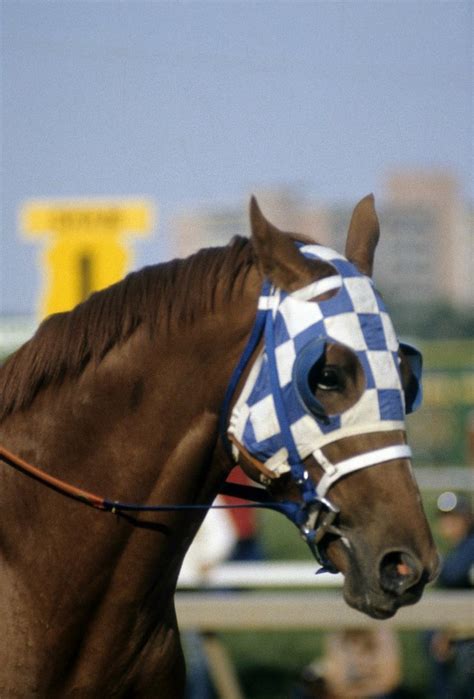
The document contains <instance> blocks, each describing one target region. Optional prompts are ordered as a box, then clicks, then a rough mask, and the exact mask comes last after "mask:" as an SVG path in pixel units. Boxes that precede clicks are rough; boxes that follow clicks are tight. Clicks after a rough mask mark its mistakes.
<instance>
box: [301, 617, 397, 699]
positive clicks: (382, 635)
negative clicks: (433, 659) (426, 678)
mask: <svg viewBox="0 0 474 699" xmlns="http://www.w3.org/2000/svg"><path fill="white" fill-rule="evenodd" d="M400 679H401V662H400V649H399V645H398V639H397V636H396V635H395V634H394V633H393V632H392V631H391V630H390V629H388V628H375V627H374V628H373V629H364V628H361V629H347V630H344V631H337V632H334V633H329V634H327V636H326V638H325V648H324V653H323V657H322V658H321V659H320V660H318V661H316V662H315V663H312V665H310V666H309V667H307V668H305V670H304V671H303V675H302V683H303V688H302V694H301V697H302V699H313V698H315V697H318V698H324V699H367V698H368V697H373V698H374V699H375V697H377V698H380V699H381V698H382V697H387V698H388V697H398V696H399V694H398V692H397V690H398V688H399V685H400Z"/></svg>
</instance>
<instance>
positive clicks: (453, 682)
mask: <svg viewBox="0 0 474 699" xmlns="http://www.w3.org/2000/svg"><path fill="white" fill-rule="evenodd" d="M437 511H438V512H437V514H438V521H437V525H438V530H439V533H440V535H441V537H442V538H443V539H444V541H445V542H446V543H447V544H448V546H449V550H448V553H447V554H446V556H445V557H444V560H443V562H442V566H441V571H440V574H439V577H438V582H437V585H438V586H439V587H442V588H445V589H455V590H456V589H457V590H463V589H464V590H466V589H472V587H473V586H474V512H473V504H472V499H471V498H469V497H467V496H465V495H462V494H458V493H454V492H451V491H449V492H445V493H442V494H441V495H440V496H439V498H438V502H437ZM427 640H428V653H429V658H430V662H431V668H432V696H433V699H471V698H472V697H474V621H473V619H472V618H471V619H466V626H465V627H464V628H461V627H454V626H453V627H452V628H447V629H443V630H441V631H434V632H430V633H429V634H428V638H427Z"/></svg>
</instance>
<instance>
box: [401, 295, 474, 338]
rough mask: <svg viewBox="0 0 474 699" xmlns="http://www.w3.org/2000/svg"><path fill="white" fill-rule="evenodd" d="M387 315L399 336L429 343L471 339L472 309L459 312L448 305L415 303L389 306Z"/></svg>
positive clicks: (472, 335)
mask: <svg viewBox="0 0 474 699" xmlns="http://www.w3.org/2000/svg"><path fill="white" fill-rule="evenodd" d="M389 311H390V315H391V317H392V320H393V323H394V325H395V328H396V330H397V333H398V334H399V335H401V336H412V337H419V338H422V339H426V340H433V339H444V340H452V339H468V338H470V339H472V338H473V337H474V314H473V313H472V309H466V310H463V309H460V308H458V307H454V306H451V305H450V304H448V303H432V304H431V303H430V304H426V303H419V304H409V305H405V304H397V303H394V305H393V307H392V306H391V305H390V308H389Z"/></svg>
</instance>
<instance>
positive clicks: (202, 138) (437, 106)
mask: <svg viewBox="0 0 474 699" xmlns="http://www.w3.org/2000/svg"><path fill="white" fill-rule="evenodd" d="M0 11H1V31H2V44H1V74H0V79H1V97H2V99H1V158H2V160H1V168H2V169H1V182H0V186H1V191H0V196H1V199H0V206H1V223H0V234H1V247H0V358H1V357H5V356H6V355H7V354H8V353H9V352H11V351H13V350H14V349H15V347H17V346H18V345H19V344H21V342H23V341H25V340H26V339H27V338H28V336H29V335H30V334H31V333H32V332H34V328H35V327H36V325H37V323H38V321H39V320H40V319H41V317H43V316H44V315H46V314H47V313H49V312H54V311H57V310H65V309H67V308H69V307H71V306H73V305H75V303H77V302H79V301H80V300H81V299H82V298H84V297H85V296H87V295H88V294H89V293H90V292H91V291H92V290H94V289H97V288H100V287H102V286H106V285H108V284H109V283H112V282H113V281H115V280H116V279H119V278H120V277H121V276H123V275H124V274H125V273H126V272H127V271H129V270H130V269H133V268H138V267H142V266H143V265H146V264H153V263H156V262H161V261H164V260H167V259H170V258H171V257H174V256H185V255H188V254H190V253H192V252H193V251H194V250H196V249H198V248H200V247H203V246H209V245H221V244H225V243H226V242H228V241H229V240H230V239H231V238H232V237H233V236H234V235H236V234H240V235H248V232H249V229H248V214H247V208H248V200H249V196H250V194H251V193H254V194H256V195H257V196H258V198H259V201H260V204H261V207H262V209H263V211H264V213H265V214H266V215H267V217H269V218H270V219H271V220H272V221H273V222H274V223H275V224H276V225H278V226H279V227H281V228H283V229H286V230H292V231H296V232H301V233H306V234H308V235H310V236H312V237H313V238H315V239H316V240H317V241H318V242H321V243H323V244H325V245H329V246H331V247H334V248H336V249H338V250H340V251H342V250H343V244H344V240H345V233H346V230H347V225H348V222H349V218H350V215H351V212H352V208H353V206H354V205H355V204H356V202H357V201H358V200H359V199H360V198H361V197H362V196H364V195H365V194H367V193H368V192H374V194H375V197H376V204H377V209H378V213H379V217H380V221H381V242H380V245H379V249H378V254H377V258H376V272H375V277H376V283H377V285H378V287H379V288H380V290H381V291H382V293H383V294H384V296H385V299H386V302H387V304H388V306H389V309H390V311H391V313H392V316H393V319H394V321H395V325H396V328H397V330H398V332H399V334H400V335H401V336H403V337H404V338H408V339H409V340H410V341H411V342H413V343H415V344H417V345H418V346H419V347H420V348H421V349H422V350H423V352H424V355H425V369H426V371H425V381H424V390H425V403H424V408H423V410H421V411H420V412H419V413H416V414H415V415H414V416H412V417H411V418H410V420H409V432H410V438H411V443H412V446H413V448H414V452H415V457H416V459H415V463H416V465H417V468H418V469H419V473H420V476H421V479H420V482H421V483H422V486H423V494H424V497H425V501H426V506H427V508H428V510H429V512H430V513H431V514H433V512H434V503H435V501H436V497H437V494H438V493H439V492H440V491H441V490H443V489H444V488H446V487H448V486H449V487H450V488H454V489H458V490H464V491H469V489H470V488H472V480H471V479H472V469H470V466H472V464H473V463H474V412H473V410H474V409H473V406H474V313H473V310H474V287H473V276H474V275H473V272H472V270H473V260H474V255H473V252H474V235H473V210H474V177H473V123H474V118H473V117H474V114H473V92H472V84H473V83H472V65H473V63H472V61H473V36H474V26H473V4H472V3H471V2H469V1H467V2H463V1H457V0H451V1H450V2H437V1H431V2H430V1H424V0H423V1H417V0H413V1H411V2H401V1H400V2H391V1H388V2H382V1H380V2H377V1H373V2H366V1H364V0H361V1H359V2H324V1H322V2H317V1H314V2H251V1H248V2H224V1H223V0H221V1H217V2H186V3H184V2H143V1H142V0H133V1H132V0H129V1H124V2H118V1H117V2H106V1H98V2H82V1H79V0H70V1H68V2H66V1H65V0H64V1H60V2H42V1H41V0H39V1H38V0H35V1H34V2H33V1H30V0H21V1H19V0H2V2H1V4H0ZM422 469H423V470H422ZM285 526H286V522H280V521H279V520H278V521H276V520H274V518H272V519H271V521H268V520H267V519H265V517H263V518H262V521H261V527H262V532H263V533H262V537H263V540H264V544H265V547H266V555H267V556H268V557H269V558H285V559H288V558H294V557H296V558H298V557H301V558H303V557H304V556H307V554H306V551H305V550H304V548H303V546H302V548H301V551H295V549H294V545H293V543H292V542H293V536H294V534H293V531H292V530H291V538H289V536H290V535H288V536H287V534H286V529H285V528H284V527H285ZM441 545H442V542H441ZM300 641H301V642H300V643H299V644H298V643H297V642H296V641H295V638H294V637H291V639H290V640H289V639H288V637H286V636H285V635H284V634H283V635H281V637H280V636H279V637H278V638H274V639H273V643H272V644H271V647H272V648H273V649H274V652H273V651H272V652H269V651H268V648H269V644H267V643H264V642H262V645H263V646H264V647H265V648H266V651H265V652H264V653H263V656H264V657H263V656H262V655H260V656H259V658H258V662H259V663H260V665H259V666H258V668H259V669H258V671H259V672H260V673H261V672H263V673H264V675H265V672H266V670H265V668H267V670H268V667H273V670H272V673H270V671H268V672H267V674H268V675H269V674H272V676H273V677H275V672H277V671H276V669H275V667H276V666H278V669H279V671H280V672H282V662H281V661H282V657H286V658H288V662H287V666H286V669H285V668H283V671H284V673H286V674H285V678H286V679H287V680H288V678H290V677H292V673H294V672H295V671H296V669H295V668H296V667H297V666H301V665H302V664H304V663H305V662H307V661H308V660H310V659H311V657H310V656H311V654H314V653H313V651H314V649H313V650H311V651H310V650H309V648H308V645H309V644H308V643H307V641H308V638H307V635H306V636H304V634H303V635H301V637H300ZM313 641H314V634H313V635H312V636H311V643H313ZM229 643H230V645H231V646H232V647H233V648H234V655H235V658H236V659H237V660H236V662H237V663H238V665H239V667H240V671H241V674H242V677H243V678H244V683H245V681H247V692H248V696H250V697H255V698H257V697H260V696H265V694H261V693H258V692H259V691H260V690H259V689H258V688H255V682H254V681H253V680H254V679H255V677H254V675H255V673H256V672H257V670H256V668H255V667H254V666H253V665H252V662H254V663H255V659H256V658H257V656H258V652H257V651H255V652H254V650H255V649H253V646H252V645H251V644H250V645H249V639H248V637H246V636H245V635H244V636H242V637H240V636H239V635H238V634H234V635H233V636H232V638H229ZM290 643H291V648H292V650H293V653H292V654H291V658H290V657H289V654H288V648H289V644H290ZM232 644H233V645H232ZM404 644H405V645H404V649H405V650H404V653H405V658H406V661H407V669H406V672H407V678H408V679H407V682H408V685H409V686H410V687H412V689H413V691H416V692H418V694H417V696H428V694H426V693H425V694H424V692H426V691H427V690H426V683H425V684H424V679H423V667H424V666H423V661H422V659H420V658H421V655H420V653H421V651H420V648H419V646H418V645H417V640H416V639H414V638H413V637H412V636H410V637H408V636H407V638H406V639H405V640H404ZM259 647H260V648H261V646H260V643H259ZM414 649H415V650H414ZM417 649H418V650H417ZM267 656H268V657H267ZM265 658H266V662H267V664H266V665H265V664H264V665H263V666H262V667H260V666H261V665H262V663H264V659H265ZM414 658H416V661H414V660H413V659H414ZM239 663H240V664H239ZM272 663H273V665H272ZM420 668H421V670H420ZM425 669H426V668H425ZM265 676H266V675H265ZM277 677H278V673H277ZM245 678H247V680H245ZM269 681H270V680H269ZM288 681H289V680H288ZM257 685H259V686H260V687H265V686H266V685H265V682H263V684H262V676H261V675H260V680H259V681H258V682H257ZM250 686H253V687H254V690H253V693H252V692H251V691H250V690H249V689H248V687H250ZM282 686H284V683H283V685H282V678H281V677H280V680H278V681H277V689H275V687H274V688H273V689H271V690H270V689H268V690H267V689H265V690H263V689H262V692H263V691H268V692H269V693H268V694H267V695H266V696H273V697H278V696H280V694H278V691H284V692H286V690H282V689H281V687H282ZM278 687H279V689H278ZM270 692H271V693H270ZM281 696H288V693H286V694H281Z"/></svg>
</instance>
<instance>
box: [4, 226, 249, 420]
mask: <svg viewBox="0 0 474 699" xmlns="http://www.w3.org/2000/svg"><path fill="white" fill-rule="evenodd" d="M253 263H254V255H253V248H252V245H251V243H250V241H249V240H248V239H247V238H242V237H239V236H236V237H235V238H234V239H233V240H232V241H231V242H230V243H229V245H227V246H226V247H222V248H208V249H204V250H200V251H199V252H197V253H196V254H194V255H192V256H191V257H189V258H187V259H184V260H181V259H176V260H172V261H171V262H165V263H161V264H157V265H152V266H149V267H144V268H143V269H141V270H139V271H137V272H132V273H131V274H129V275H128V276H126V277H125V278H124V279H122V280H121V281H119V282H117V283H116V284H113V285H112V286H109V287H108V288H106V289H104V290H102V291H97V292H95V293H93V294H92V295H91V296H90V297H89V298H88V299H87V300H86V301H84V302H82V303H80V304H79V305H78V306H76V307H75V308H74V309H72V310H71V311H67V312H65V313H57V314H54V315H52V316H49V317H48V318H46V320H44V321H43V322H42V323H41V325H40V326H39V328H38V330H37V331H36V333H35V334H34V335H33V337H32V338H31V339H30V340H29V341H28V342H26V343H25V344H24V345H23V346H22V347H20V348H19V349H18V350H17V351H16V352H15V353H14V354H12V355H11V356H10V357H9V358H8V359H7V360H6V362H5V363H4V364H3V366H1V367H0V422H1V421H2V420H3V419H5V418H6V417H7V416H8V415H10V414H11V413H13V412H15V411H17V410H21V409H25V408H27V407H28V406H29V405H30V404H31V403H32V401H33V399H34V398H35V396H36V395H37V394H38V392H39V391H40V390H41V389H42V388H45V387H46V386H49V385H51V384H59V383H61V381H62V380H63V379H64V378H65V377H66V376H69V377H78V376H80V374H81V373H82V372H83V371H84V369H85V367H86V366H87V365H88V364H89V363H90V362H95V363H99V362H100V361H101V360H102V359H103V358H104V357H105V356H106V354H107V353H108V352H109V351H110V350H111V349H112V348H113V347H115V346H116V345H118V344H121V343H123V342H125V341H126V340H127V339H128V338H129V337H130V336H131V335H132V334H133V333H134V332H135V330H136V329H137V328H138V327H139V326H141V325H144V326H145V327H146V328H147V329H148V331H149V333H150V337H151V338H153V337H154V336H155V335H156V333H157V328H158V325H159V326H160V327H163V323H165V324H166V325H168V326H169V322H170V320H171V317H172V319H173V322H176V323H192V322H194V321H195V320H196V319H197V318H199V317H202V315H203V314H205V313H207V312H210V311H212V310H213V309H214V308H215V305H216V301H217V300H218V299H217V291H218V287H219V290H220V289H221V288H222V289H223V292H220V293H221V297H220V298H222V293H223V294H224V297H227V299H226V298H224V299H223V300H230V297H231V295H232V292H233V290H234V288H235V286H236V282H237V281H238V280H239V279H240V280H241V283H242V285H243V283H244V281H245V279H246V276H247V273H248V271H249V270H250V268H251V266H252V265H253ZM221 282H224V284H222V283H221Z"/></svg>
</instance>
